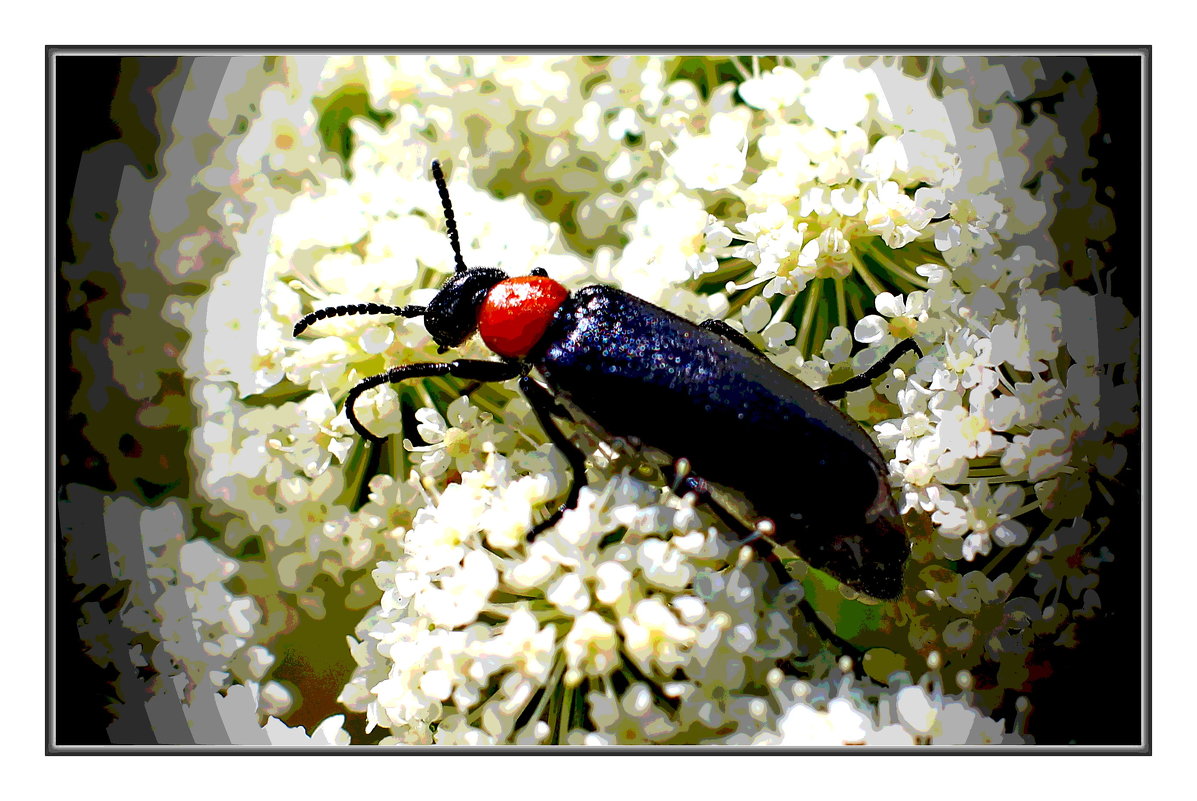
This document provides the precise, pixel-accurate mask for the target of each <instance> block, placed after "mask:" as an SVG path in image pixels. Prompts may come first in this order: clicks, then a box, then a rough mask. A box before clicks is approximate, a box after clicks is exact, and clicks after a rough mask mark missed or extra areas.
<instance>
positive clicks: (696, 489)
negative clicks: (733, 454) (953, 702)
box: [662, 462, 864, 677]
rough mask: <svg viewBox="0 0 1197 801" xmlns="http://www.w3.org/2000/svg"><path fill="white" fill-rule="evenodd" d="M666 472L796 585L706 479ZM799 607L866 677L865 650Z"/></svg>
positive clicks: (674, 469) (803, 603) (674, 468)
mask: <svg viewBox="0 0 1197 801" xmlns="http://www.w3.org/2000/svg"><path fill="white" fill-rule="evenodd" d="M662 472H664V473H665V480H666V481H667V482H669V483H670V484H673V483H674V482H677V483H678V484H680V486H681V487H682V488H683V489H684V490H685V492H693V493H694V494H695V496H697V498H698V500H699V501H700V502H701V503H703V504H705V505H706V507H707V508H708V509H710V510H711V511H712V512H714V513H715V516H716V517H718V518H719V519H720V520H721V521H723V523H724V525H726V526H727V527H728V528H730V529H732V530H733V531H736V532H737V533H739V534H740V536H741V538H742V539H741V540H740V543H739V544H741V545H749V546H751V547H752V549H753V550H754V551H756V553H757V555H758V556H760V558H761V559H762V560H763V561H764V562H765V563H766V564H767V565H769V567H770V568H772V570H773V573H774V574H775V575H776V576H777V580H778V581H779V582H781V584H782V586H785V585H786V584H790V583H793V582H794V581H795V579H794V577H793V576H791V575H790V573H789V571H788V570H786V568H785V565H784V564H783V563H782V561H781V557H780V556H778V555H777V552H776V551H775V550H773V545H772V544H771V543H770V542H769V541H768V540H767V539H765V538H764V537H762V536H761V529H760V528H749V527H748V526H747V525H746V524H745V523H744V522H743V521H742V520H740V519H739V518H738V517H736V516H735V515H733V514H732V513H731V512H730V511H728V510H727V508H726V507H724V506H723V504H721V503H719V502H718V501H717V500H715V499H714V498H713V497H712V496H711V487H710V484H708V483H707V482H706V481H705V480H704V479H702V478H699V477H698V476H692V475H685V474H684V473H683V472H682V471H680V470H679V468H678V464H677V463H676V462H675V463H674V464H673V465H671V466H669V467H665V468H663V469H662ZM797 605H798V608H799V609H800V610H801V611H802V615H803V617H805V618H806V620H807V622H808V623H810V625H811V627H812V628H814V630H815V631H816V632H817V633H818V635H819V637H821V638H822V639H823V640H825V641H826V642H829V643H832V644H833V645H835V646H836V647H837V648H839V649H840V651H842V652H843V653H844V654H845V655H846V656H849V657H851V658H852V664H853V667H854V669H855V670H856V672H857V675H858V676H860V677H863V676H864V674H863V672H862V671H863V662H862V661H861V660H862V659H863V658H864V651H862V650H860V649H859V648H857V647H856V646H855V645H853V644H852V643H850V642H848V641H847V640H845V639H844V638H843V637H841V636H839V635H838V634H836V633H835V632H834V631H832V629H831V626H829V625H827V623H826V622H824V621H823V619H822V618H821V617H819V615H818V613H817V612H816V611H815V608H814V607H813V606H811V604H810V601H808V600H806V598H805V597H804V598H802V599H801V600H799V601H798V604H797Z"/></svg>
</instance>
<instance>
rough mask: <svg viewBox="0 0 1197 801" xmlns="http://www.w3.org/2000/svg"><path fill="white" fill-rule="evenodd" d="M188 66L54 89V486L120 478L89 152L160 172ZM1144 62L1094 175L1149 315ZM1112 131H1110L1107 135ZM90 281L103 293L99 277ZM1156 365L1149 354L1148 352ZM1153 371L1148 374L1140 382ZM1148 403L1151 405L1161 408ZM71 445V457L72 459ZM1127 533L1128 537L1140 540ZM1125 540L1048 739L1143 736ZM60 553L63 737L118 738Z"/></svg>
mask: <svg viewBox="0 0 1197 801" xmlns="http://www.w3.org/2000/svg"><path fill="white" fill-rule="evenodd" d="M178 63H179V61H178V59H175V58H170V57H138V58H120V57H114V56H87V55H72V56H61V57H58V58H56V59H55V60H54V67H55V75H54V80H53V82H52V87H53V89H52V90H53V92H54V94H53V95H52V98H51V103H52V106H48V108H50V107H52V108H53V111H54V120H53V129H52V130H53V146H52V148H50V147H48V151H50V152H48V153H47V157H48V159H51V160H52V161H53V164H54V170H55V173H54V192H55V205H54V209H53V215H54V219H53V230H52V233H51V236H53V238H54V244H55V247H56V255H57V260H56V261H57V263H56V264H55V268H54V273H53V276H54V278H53V280H54V282H55V292H54V297H55V308H54V315H55V317H54V320H55V331H56V334H55V341H54V348H55V357H56V362H57V363H56V365H55V367H54V370H55V371H54V380H55V384H56V386H55V397H54V403H55V418H54V420H55V422H54V425H55V434H56V440H57V445H58V453H55V454H53V455H52V458H54V460H55V461H54V465H55V475H54V482H55V487H54V491H55V493H57V492H58V491H59V490H60V489H61V488H62V487H64V486H66V485H67V484H70V483H82V484H87V485H89V486H93V487H97V488H99V489H102V490H105V491H114V490H117V489H118V488H116V487H115V486H114V485H113V482H112V479H111V477H110V476H109V474H108V471H107V469H106V467H105V464H104V460H103V459H102V458H101V457H100V456H99V455H98V454H96V453H95V452H94V451H92V450H91V449H90V448H89V447H88V445H87V442H86V441H85V440H84V439H83V438H82V436H80V435H79V431H78V429H79V425H78V422H77V421H72V420H71V418H70V415H69V407H70V400H71V397H72V396H73V395H74V394H75V392H76V391H77V390H78V388H79V378H78V375H77V374H75V373H74V372H73V371H71V369H70V358H71V355H70V345H69V340H68V337H69V333H70V331H71V330H74V329H79V328H85V327H87V326H89V325H90V324H91V323H90V321H89V320H88V318H87V316H86V314H85V313H84V312H83V311H76V312H72V311H71V310H70V309H69V308H68V305H67V302H66V292H67V283H66V281H65V280H64V278H63V277H62V274H61V272H60V271H59V269H58V267H59V265H61V264H63V263H72V262H74V261H75V255H76V254H75V250H74V245H75V243H74V242H73V241H72V232H71V230H70V229H69V227H68V224H67V219H68V215H69V212H70V208H71V198H72V195H73V194H74V191H75V181H76V176H77V173H78V168H79V163H80V158H81V156H82V155H83V153H85V152H87V151H88V150H90V149H92V148H94V147H96V146H97V145H100V144H101V143H104V142H108V141H110V140H120V141H121V142H122V143H124V144H125V145H127V146H128V148H129V154H130V159H131V161H132V162H133V163H135V164H137V165H139V169H141V170H142V172H143V174H145V175H146V176H149V177H152V176H153V175H155V173H156V166H155V159H156V156H157V150H158V147H159V144H160V142H159V140H158V137H157V133H156V131H155V130H154V127H153V117H154V108H153V99H152V97H151V96H150V94H149V91H148V89H149V88H150V87H153V86H155V85H157V84H158V83H160V82H161V81H162V80H164V79H165V78H166V77H167V76H168V75H169V74H170V72H171V71H172V70H174V69H175V68H176V67H177V65H178ZM1142 66H1143V62H1142V61H1141V60H1140V59H1138V58H1137V57H1127V56H1102V57H1093V58H1090V59H1089V68H1090V71H1091V74H1092V76H1093V81H1094V84H1095V86H1096V89H1097V97H1098V105H1099V109H1100V130H1099V132H1098V136H1097V137H1095V138H1094V140H1093V142H1092V143H1091V144H1090V152H1091V153H1092V154H1093V155H1094V156H1095V157H1096V158H1097V167H1096V168H1095V169H1094V170H1093V171H1092V174H1091V177H1093V179H1094V180H1095V181H1096V183H1097V186H1098V190H1099V197H1100V198H1101V200H1102V202H1104V203H1106V204H1107V205H1109V206H1110V207H1111V208H1112V210H1113V212H1114V218H1115V220H1116V221H1117V232H1116V233H1115V234H1114V236H1113V237H1111V239H1110V240H1109V241H1108V242H1105V243H1100V250H1099V252H1101V259H1102V261H1103V262H1104V263H1105V265H1106V266H1107V267H1112V266H1117V267H1119V268H1120V269H1119V273H1120V277H1121V279H1122V280H1120V281H1118V282H1117V284H1116V291H1117V293H1118V294H1119V295H1120V296H1121V297H1122V298H1123V299H1124V301H1125V302H1126V304H1127V306H1128V308H1129V309H1130V310H1131V312H1132V313H1133V314H1135V315H1136V316H1139V317H1140V319H1141V318H1142V301H1143V294H1142V293H1143V289H1144V287H1148V288H1149V287H1150V282H1149V278H1150V276H1149V274H1148V273H1147V272H1145V271H1144V269H1143V264H1142V260H1141V258H1140V247H1141V242H1142V235H1143V232H1142V226H1141V224H1140V212H1141V208H1142V203H1143V197H1142V191H1141V187H1140V179H1141V176H1142V174H1143V172H1144V170H1146V169H1147V168H1148V166H1149V162H1147V161H1146V157H1145V155H1144V152H1143V141H1142V136H1141V131H1140V126H1141V124H1142V119H1141V117H1140V103H1141V100H1142V89H1141V82H1142ZM47 70H49V61H47ZM47 77H49V75H48V76H47ZM47 83H48V85H50V82H49V81H48V82H47ZM1042 100H1043V104H1042V105H1043V108H1044V109H1045V110H1046V113H1051V112H1050V109H1051V105H1052V104H1051V98H1050V97H1048V98H1043V99H1042ZM1149 101H1150V98H1149ZM1103 134H1105V135H1107V138H1108V142H1107V141H1103V136H1102V135H1103ZM1149 174H1150V173H1149V172H1148V175H1149ZM1105 187H1111V188H1112V189H1113V197H1112V198H1110V197H1107V196H1106V195H1105V194H1103V193H1102V190H1103V189H1104V188H1105ZM114 190H115V187H114ZM100 222H101V224H102V223H103V222H104V221H102V220H101V221H100ZM108 222H109V223H110V220H109V221H108ZM86 239H87V242H88V246H91V247H103V246H106V245H105V244H104V240H99V241H97V239H96V238H95V237H94V236H91V235H89V236H87V237H86ZM1094 244H1095V245H1096V244H1098V243H1094ZM114 269H115V268H114ZM1132 275H1142V276H1143V282H1142V283H1139V282H1136V281H1134V280H1129V277H1130V276H1132ZM85 289H86V291H89V292H102V291H104V289H103V287H100V286H95V285H93V286H92V287H90V288H87V287H85ZM1144 362H1145V364H1146V363H1149V362H1148V360H1147V358H1146V354H1145V358H1144ZM47 367H48V368H49V367H50V366H49V365H48V366H47ZM1142 379H1143V376H1140V387H1141V386H1142ZM1143 411H1144V414H1145V415H1146V414H1147V412H1148V410H1146V409H1144V410H1143ZM1140 444H1141V443H1140V441H1139V439H1138V435H1137V434H1136V435H1135V436H1134V437H1131V438H1128V440H1127V441H1126V445H1127V447H1128V448H1129V449H1130V452H1131V456H1130V459H1129V460H1128V463H1127V467H1126V469H1125V471H1124V473H1123V478H1124V483H1123V485H1122V492H1123V496H1122V497H1119V498H1118V499H1117V500H1118V501H1119V503H1118V504H1116V505H1115V507H1114V509H1113V513H1112V517H1113V524H1112V527H1111V531H1115V532H1127V533H1128V534H1129V533H1130V532H1140V533H1142V526H1141V521H1140V514H1141V512H1142V510H1143V498H1142V497H1141V496H1140V495H1139V493H1138V489H1137V488H1138V487H1139V485H1140V483H1141V480H1140V476H1141V470H1142V461H1141V456H1142V453H1141V451H1140V447H1139V446H1140ZM64 455H65V456H67V457H69V458H68V459H66V460H65V464H64V460H63V459H62V457H63V456H64ZM122 489H125V488H122ZM1120 539H1121V541H1122V542H1126V541H1127V540H1128V539H1129V537H1126V536H1121V537H1120ZM56 541H57V542H58V543H61V537H56ZM1115 550H1116V554H1117V559H1116V561H1114V562H1113V563H1110V564H1107V565H1104V566H1103V569H1102V574H1101V576H1102V577H1101V584H1100V585H1099V587H1098V591H1099V593H1100V595H1101V599H1102V608H1101V612H1100V614H1099V616H1098V618H1097V619H1096V620H1094V621H1092V622H1090V623H1088V624H1087V625H1085V626H1084V627H1083V628H1082V629H1081V632H1080V637H1081V647H1079V648H1076V649H1056V650H1055V651H1052V652H1051V653H1049V654H1048V659H1049V664H1050V668H1051V673H1050V675H1048V676H1047V677H1046V678H1044V679H1041V680H1040V681H1038V682H1037V683H1036V684H1035V687H1034V692H1033V695H1032V700H1033V707H1032V710H1033V711H1032V714H1031V717H1030V734H1031V735H1032V737H1033V738H1034V740H1035V742H1036V743H1038V744H1069V743H1075V744H1079V745H1099V744H1137V743H1139V742H1141V738H1140V736H1139V731H1140V719H1141V717H1142V715H1143V709H1142V708H1141V706H1140V705H1139V702H1138V697H1137V690H1138V687H1139V685H1140V683H1141V682H1142V681H1143V678H1144V677H1143V676H1142V674H1141V672H1140V661H1139V654H1137V653H1135V651H1136V649H1135V645H1134V644H1135V643H1137V642H1139V638H1140V636H1141V615H1142V613H1143V610H1142V608H1141V604H1142V602H1143V599H1144V597H1145V596H1144V594H1143V592H1142V586H1141V581H1140V571H1141V568H1142V564H1141V563H1140V561H1139V554H1138V552H1137V551H1136V549H1134V548H1128V547H1118V548H1116V549H1115ZM55 551H56V554H57V558H56V564H55V582H54V589H53V592H54V593H55V599H56V605H57V619H56V620H54V621H53V631H52V636H53V638H54V643H55V647H56V650H57V661H56V664H54V665H53V666H52V667H51V671H52V685H51V687H48V689H50V690H51V691H52V692H53V693H54V698H55V706H56V709H55V713H56V715H55V717H56V719H55V728H56V735H57V736H56V740H55V743H56V744H59V745H69V744H106V743H108V742H109V739H108V736H107V732H106V728H107V726H108V724H109V723H110V722H111V720H112V716H111V714H109V713H108V712H107V710H106V709H105V707H106V706H107V705H108V704H110V703H112V702H113V701H114V700H115V699H114V698H113V690H112V688H111V681H112V680H113V679H114V678H115V670H113V669H108V670H104V669H101V668H100V667H98V666H97V665H96V664H95V663H94V662H92V661H91V659H90V658H88V656H87V655H86V653H85V652H84V645H83V642H82V640H81V639H80V637H79V635H78V631H77V622H78V619H79V610H80V606H81V604H82V603H84V602H86V601H88V600H98V599H99V596H100V595H102V594H103V593H102V592H99V593H93V594H92V595H91V596H88V597H84V598H78V597H76V590H77V588H76V587H75V586H74V585H72V584H71V581H70V578H69V576H68V575H67V573H66V569H65V563H64V560H63V555H62V550H61V547H57V548H56V549H55ZM1115 680H1117V682H1118V683H1117V684H1115V683H1114V682H1115ZM1011 711H1012V710H1011Z"/></svg>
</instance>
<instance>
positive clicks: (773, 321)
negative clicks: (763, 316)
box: [766, 295, 798, 327]
mask: <svg viewBox="0 0 1197 801" xmlns="http://www.w3.org/2000/svg"><path fill="white" fill-rule="evenodd" d="M797 299H798V296H797V295H786V297H785V300H783V301H782V302H781V305H780V306H778V307H777V311H776V312H775V313H774V314H773V317H772V318H770V319H769V325H777V324H778V323H780V322H781V321H782V320H784V319H786V318H787V317H789V316H790V309H792V308H793V307H794V301H795V300H797ZM766 327H768V326H766Z"/></svg>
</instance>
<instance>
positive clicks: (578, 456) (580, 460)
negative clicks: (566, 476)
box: [520, 375, 586, 541]
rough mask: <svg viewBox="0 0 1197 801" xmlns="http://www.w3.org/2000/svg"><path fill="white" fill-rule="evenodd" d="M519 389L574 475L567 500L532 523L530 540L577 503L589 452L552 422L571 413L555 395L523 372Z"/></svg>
mask: <svg viewBox="0 0 1197 801" xmlns="http://www.w3.org/2000/svg"><path fill="white" fill-rule="evenodd" d="M520 389H521V390H522V391H523V393H524V397H526V398H527V399H528V404H529V405H530V406H531V407H532V411H533V412H535V413H536V419H537V420H538V421H540V427H541V428H543V429H544V433H545V434H547V435H548V437H549V440H550V441H552V443H553V444H554V445H556V446H557V448H558V449H559V450H560V451H561V452H562V453H564V454H565V458H566V460H567V461H568V462H569V467H570V471H571V472H572V473H573V478H572V481H571V482H570V486H569V495H568V496H567V497H566V499H565V503H563V504H561V506H560V507H558V508H557V510H556V511H555V512H553V513H552V514H551V515H549V516H548V517H546V518H545V519H544V520H541V521H540V522H539V523H537V524H536V525H535V526H533V527H532V530H531V531H530V532H528V540H529V541H531V540H533V539H535V538H536V536H537V535H538V534H540V532H542V531H544V530H545V529H548V528H551V527H553V526H555V525H557V522H558V521H559V520H561V517H562V515H564V514H565V513H566V512H567V511H569V510H570V509H573V508H575V507H576V506H577V505H578V496H579V495H580V494H581V492H582V487H585V486H586V455H585V454H584V453H582V451H581V449H580V448H579V447H578V446H577V445H575V444H574V443H573V442H572V441H571V440H570V439H569V437H567V436H565V434H564V433H563V432H562V431H561V429H560V428H558V427H557V424H556V423H555V422H553V416H554V415H556V416H558V417H566V416H568V415H567V414H566V412H565V410H564V409H563V408H561V405H560V404H558V403H557V401H556V400H554V399H553V396H552V395H551V394H549V391H548V390H547V389H545V388H544V387H542V386H541V385H540V384H538V383H536V382H535V381H534V380H533V379H532V377H531V376H529V375H524V377H523V378H521V379H520Z"/></svg>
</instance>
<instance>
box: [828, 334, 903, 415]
mask: <svg viewBox="0 0 1197 801" xmlns="http://www.w3.org/2000/svg"><path fill="white" fill-rule="evenodd" d="M910 351H914V352H915V353H917V354H918V355H920V356H922V355H923V352H922V351H921V350H919V346H918V344H917V343H916V342H915V341H914V340H913V339H904V340H902V341H901V342H899V343H898V344H897V345H895V346H894V348H893V350H891V351H890V352H889V353H887V354H885V355H884V356H882V357H881V358H880V359H879V360H878V361H877V363H876V364H874V365H873V366H872V367H870V368H869V369H868V370H865V371H864V372H863V373H861V374H860V375H858V376H853V377H852V378H849V379H848V380H847V381H844V382H842V383H839V384H831V385H829V386H826V387H823V388H821V389H816V390H815V392H818V393H819V394H820V395H821V396H823V400H829V401H834V400H839V399H840V398H842V397H844V396H845V395H847V394H848V393H849V392H855V391H856V390H858V389H864V388H865V387H867V386H869V385H870V384H872V383H873V382H874V381H876V380H877V379H878V378H880V377H881V376H882V375H884V374H885V371H886V370H888V369H889V368H891V367H893V366H894V363H895V362H896V361H898V359H901V358H902V357H903V356H905V355H906V354H907V353H909V352H910Z"/></svg>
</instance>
